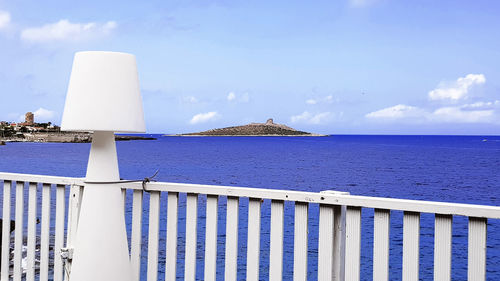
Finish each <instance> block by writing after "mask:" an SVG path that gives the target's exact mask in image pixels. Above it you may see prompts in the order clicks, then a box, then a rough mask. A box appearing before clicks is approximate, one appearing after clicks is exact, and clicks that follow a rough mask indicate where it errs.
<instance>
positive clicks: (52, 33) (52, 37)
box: [21, 19, 117, 43]
mask: <svg viewBox="0 0 500 281" xmlns="http://www.w3.org/2000/svg"><path fill="white" fill-rule="evenodd" d="M116 26H117V24H116V22H114V21H108V22H106V23H104V24H99V23H95V22H89V23H71V22H70V21H68V20H66V19H63V20H60V21H58V22H56V23H50V24H45V25H43V26H40V27H31V28H26V29H24V30H23V31H22V32H21V39H23V40H25V41H29V42H42V43H43V42H50V41H80V40H85V39H89V38H94V37H99V36H103V35H107V34H109V33H110V32H111V31H112V30H113V29H115V28H116Z"/></svg>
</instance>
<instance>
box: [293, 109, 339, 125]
mask: <svg viewBox="0 0 500 281" xmlns="http://www.w3.org/2000/svg"><path fill="white" fill-rule="evenodd" d="M331 116H332V113H331V112H321V113H317V114H312V113H310V112H308V111H304V112H303V113H302V114H299V115H294V116H292V117H291V118H290V120H291V121H292V123H307V124H314V125H319V124H323V123H325V122H327V121H328V120H329V119H330V118H331Z"/></svg>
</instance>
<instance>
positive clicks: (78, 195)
mask: <svg viewBox="0 0 500 281" xmlns="http://www.w3.org/2000/svg"><path fill="white" fill-rule="evenodd" d="M69 192H70V193H69V202H68V230H67V234H66V248H68V249H74V247H75V239H76V233H77V229H78V221H79V219H80V209H81V206H82V200H83V187H82V186H79V185H71V186H70V190H69ZM72 263H73V259H67V260H66V261H65V264H64V270H65V271H66V272H67V273H71V265H72ZM69 279H70V278H69V275H68V274H65V275H64V280H66V281H69Z"/></svg>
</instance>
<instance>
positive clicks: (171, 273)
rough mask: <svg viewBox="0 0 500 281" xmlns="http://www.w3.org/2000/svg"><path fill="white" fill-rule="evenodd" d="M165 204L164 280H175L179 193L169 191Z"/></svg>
mask: <svg viewBox="0 0 500 281" xmlns="http://www.w3.org/2000/svg"><path fill="white" fill-rule="evenodd" d="M167 204H168V206H167V247H166V248H167V253H166V255H167V257H166V266H165V280H166V281H175V280H176V278H177V223H178V212H179V206H178V205H179V193H177V192H169V193H168V202H167Z"/></svg>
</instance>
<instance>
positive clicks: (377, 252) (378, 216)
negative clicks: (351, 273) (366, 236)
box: [373, 209, 391, 281]
mask: <svg viewBox="0 0 500 281" xmlns="http://www.w3.org/2000/svg"><path fill="white" fill-rule="evenodd" d="M390 217H391V211H390V210H383V209H375V212H374V216H373V280H377V281H387V280H389V230H390Z"/></svg>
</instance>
